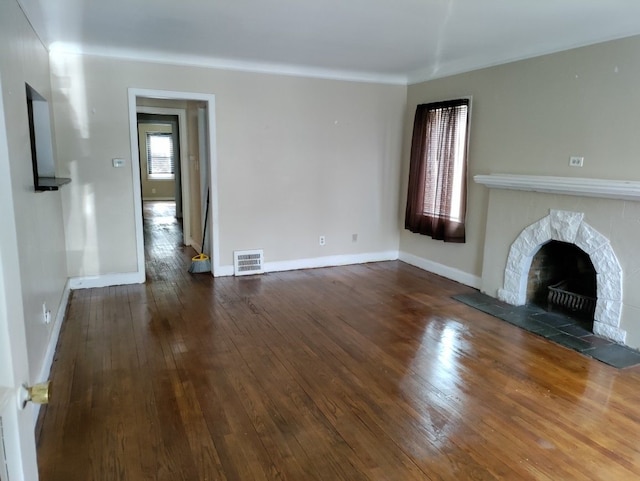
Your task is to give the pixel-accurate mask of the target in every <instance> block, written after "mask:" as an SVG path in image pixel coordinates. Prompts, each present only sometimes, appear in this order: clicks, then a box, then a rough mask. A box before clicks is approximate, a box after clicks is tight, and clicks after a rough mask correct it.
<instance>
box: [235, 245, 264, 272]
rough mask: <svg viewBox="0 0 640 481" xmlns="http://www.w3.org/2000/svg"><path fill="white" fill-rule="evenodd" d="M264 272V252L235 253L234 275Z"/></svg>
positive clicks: (256, 250) (260, 250) (259, 250)
mask: <svg viewBox="0 0 640 481" xmlns="http://www.w3.org/2000/svg"><path fill="white" fill-rule="evenodd" d="M263 272H264V252H263V250H262V249H255V250H251V251H233V273H234V275H236V276H248V275H252V274H262V273H263Z"/></svg>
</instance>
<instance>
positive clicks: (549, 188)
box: [473, 174, 640, 201]
mask: <svg viewBox="0 0 640 481" xmlns="http://www.w3.org/2000/svg"><path fill="white" fill-rule="evenodd" d="M473 180H474V181H475V182H476V183H478V184H482V185H486V186H487V187H489V188H490V189H510V190H527V191H532V192H547V193H550V194H564V195H577V196H582V197H602V198H606V199H623V200H634V201H640V182H637V181H631V180H606V179H584V178H577V177H552V176H547V175H517V174H489V175H476V176H474V177H473Z"/></svg>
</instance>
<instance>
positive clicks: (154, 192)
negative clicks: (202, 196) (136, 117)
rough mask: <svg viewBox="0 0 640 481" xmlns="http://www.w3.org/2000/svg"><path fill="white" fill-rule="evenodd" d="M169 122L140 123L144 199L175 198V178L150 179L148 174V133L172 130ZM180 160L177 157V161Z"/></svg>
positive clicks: (139, 147) (139, 134)
mask: <svg viewBox="0 0 640 481" xmlns="http://www.w3.org/2000/svg"><path fill="white" fill-rule="evenodd" d="M171 131H172V128H171V125H169V124H138V150H139V151H140V183H141V184H142V198H143V199H144V200H154V199H164V200H172V199H175V195H176V182H175V179H161V180H158V179H150V178H149V177H148V175H147V161H148V159H147V133H149V132H171ZM179 161H180V160H179V159H178V158H176V162H179Z"/></svg>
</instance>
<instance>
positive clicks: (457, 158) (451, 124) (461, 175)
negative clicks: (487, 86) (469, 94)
mask: <svg viewBox="0 0 640 481" xmlns="http://www.w3.org/2000/svg"><path fill="white" fill-rule="evenodd" d="M470 106H471V102H470V98H461V99H456V100H447V101H443V102H435V103H430V104H421V105H418V106H417V108H416V116H415V122H414V126H413V138H412V142H411V157H410V163H409V185H408V191H407V209H406V216H405V228H406V229H408V230H410V231H411V232H415V233H418V234H424V235H429V236H431V237H433V238H434V239H438V240H444V241H445V242H465V226H464V221H465V213H466V176H467V144H468V138H469V110H470Z"/></svg>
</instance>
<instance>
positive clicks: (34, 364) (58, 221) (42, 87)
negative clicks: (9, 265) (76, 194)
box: [0, 0, 67, 381]
mask: <svg viewBox="0 0 640 481" xmlns="http://www.w3.org/2000/svg"><path fill="white" fill-rule="evenodd" d="M0 45H2V55H0V76H1V77H2V96H3V101H4V112H3V115H4V117H5V121H6V124H7V139H8V149H9V168H10V172H11V186H12V198H13V209H14V212H13V214H14V216H15V224H16V226H15V235H16V239H17V244H18V250H19V266H20V279H16V281H19V282H20V290H21V295H22V300H23V306H24V309H23V310H24V317H25V319H24V321H25V330H26V338H27V348H28V352H29V368H30V378H31V381H35V380H36V378H37V377H38V376H39V373H40V371H41V369H42V366H43V364H44V358H45V353H46V349H47V344H48V341H49V338H50V336H51V332H52V328H53V323H51V324H49V325H45V324H44V323H43V314H42V304H43V303H46V304H47V307H48V308H49V309H50V310H51V311H52V315H53V317H54V318H55V316H56V313H57V311H58V307H59V305H60V301H61V297H62V294H63V291H64V286H65V282H66V279H67V267H66V252H65V243H64V225H63V218H62V203H61V200H60V197H61V196H60V193H59V192H46V193H35V192H34V188H33V172H32V166H31V147H30V141H29V124H28V118H27V104H26V97H25V82H27V83H29V84H30V85H31V86H32V87H33V88H34V89H35V90H37V91H38V92H39V93H40V94H41V95H43V96H44V97H45V98H46V99H47V100H49V101H50V104H51V103H52V102H51V100H52V96H51V86H50V74H49V56H48V53H47V51H46V50H45V48H44V47H43V45H42V44H41V43H40V41H39V40H38V37H37V36H36V35H35V33H34V32H33V30H32V29H31V26H30V24H29V22H28V21H27V19H26V18H25V17H24V15H23V13H22V11H21V9H20V7H19V6H18V4H17V3H16V2H15V1H13V0H9V1H3V2H0ZM63 189H64V187H63ZM2 208H11V207H10V206H3V207H2ZM7 217H8V216H7ZM1 218H2V214H0V219H1ZM0 222H3V221H1V220H0ZM0 228H1V229H5V228H7V226H5V225H4V224H3V225H2V226H0Z"/></svg>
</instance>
